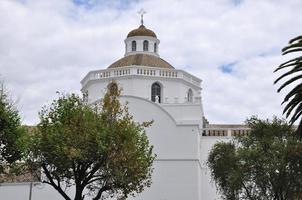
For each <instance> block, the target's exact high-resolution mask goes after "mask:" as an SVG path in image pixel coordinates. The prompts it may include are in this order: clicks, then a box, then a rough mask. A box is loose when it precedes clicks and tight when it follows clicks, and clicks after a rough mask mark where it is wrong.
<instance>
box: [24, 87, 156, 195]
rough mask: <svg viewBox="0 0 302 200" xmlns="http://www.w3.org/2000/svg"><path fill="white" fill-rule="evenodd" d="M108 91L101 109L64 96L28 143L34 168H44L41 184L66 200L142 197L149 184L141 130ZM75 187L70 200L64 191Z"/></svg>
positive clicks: (148, 149)
mask: <svg viewBox="0 0 302 200" xmlns="http://www.w3.org/2000/svg"><path fill="white" fill-rule="evenodd" d="M114 85H115V86H116V87H112V88H111V89H110V90H108V92H107V93H106V95H105V96H104V98H103V101H102V103H101V104H100V105H99V104H97V105H94V106H91V105H87V104H86V103H85V102H84V101H83V100H82V99H80V98H79V97H78V96H77V95H74V94H71V95H65V96H64V95H63V96H61V97H59V98H58V99H57V100H54V101H53V103H52V104H51V106H50V107H48V108H44V109H43V110H42V111H41V113H40V118H41V122H40V123H39V124H38V126H37V131H36V132H34V134H33V137H32V140H31V151H30V152H31V159H30V160H31V162H29V163H30V165H31V166H32V169H35V168H39V167H40V166H41V167H42V169H43V173H44V174H45V176H46V179H45V180H43V182H44V183H46V184H49V185H51V186H52V187H54V188H55V189H56V190H57V191H58V192H59V193H60V194H61V196H62V197H63V198H64V199H66V200H70V199H74V200H82V199H85V196H86V195H87V193H88V195H89V196H92V198H93V199H94V200H98V199H103V198H105V197H106V196H112V197H113V196H115V197H116V198H118V199H123V198H126V197H127V196H129V195H135V193H140V192H142V191H143V189H144V188H145V187H148V186H150V184H151V173H152V163H153V160H154V155H153V153H152V146H150V144H149V142H148V139H147V136H146V134H145V131H144V128H145V127H147V126H148V125H150V123H143V124H139V123H136V122H134V121H133V118H132V116H131V115H130V114H129V112H128V109H127V107H126V106H122V105H121V103H120V102H119V99H118V98H119V95H120V90H118V88H117V85H116V84H114ZM71 186H73V187H75V189H76V191H75V194H74V196H73V197H70V196H68V194H67V193H66V192H65V190H64V187H71Z"/></svg>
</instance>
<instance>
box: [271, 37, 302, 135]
mask: <svg viewBox="0 0 302 200" xmlns="http://www.w3.org/2000/svg"><path fill="white" fill-rule="evenodd" d="M299 52H302V36H298V37H296V38H294V39H292V40H290V41H289V44H288V46H286V47H284V48H283V49H282V54H283V55H286V54H289V53H299ZM285 69H287V71H286V72H285V73H283V74H282V75H281V76H280V77H278V78H277V79H276V80H275V82H274V83H278V82H279V81H281V80H284V79H287V80H286V81H284V82H283V83H282V85H281V86H280V87H279V89H278V92H280V91H281V90H283V89H284V88H287V87H290V86H291V87H292V88H291V90H290V91H289V92H288V94H287V95H286V96H285V98H284V100H283V102H282V104H286V105H285V107H284V110H283V113H284V114H286V117H287V118H288V117H290V123H291V124H293V123H294V122H296V121H297V120H298V119H299V118H300V122H299V126H298V129H297V134H298V135H299V136H300V138H302V119H301V115H302V82H301V80H302V74H301V72H302V56H301V55H300V56H298V57H295V58H293V59H290V60H289V61H287V62H284V63H282V64H281V65H280V66H279V67H278V68H277V69H276V70H275V72H277V71H280V70H285Z"/></svg>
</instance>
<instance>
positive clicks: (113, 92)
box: [107, 82, 118, 95]
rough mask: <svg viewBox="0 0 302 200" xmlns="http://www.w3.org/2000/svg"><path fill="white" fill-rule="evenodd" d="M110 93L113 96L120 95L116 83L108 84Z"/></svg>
mask: <svg viewBox="0 0 302 200" xmlns="http://www.w3.org/2000/svg"><path fill="white" fill-rule="evenodd" d="M107 87H108V91H109V93H110V94H111V95H117V94H118V86H117V83H116V82H111V83H109V84H108V86H107Z"/></svg>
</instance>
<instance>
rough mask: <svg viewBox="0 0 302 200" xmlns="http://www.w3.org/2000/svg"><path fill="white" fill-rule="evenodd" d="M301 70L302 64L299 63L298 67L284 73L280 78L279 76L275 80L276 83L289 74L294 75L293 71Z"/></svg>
mask: <svg viewBox="0 0 302 200" xmlns="http://www.w3.org/2000/svg"><path fill="white" fill-rule="evenodd" d="M299 71H302V64H301V65H298V66H296V67H294V68H293V69H292V70H290V71H288V72H286V73H284V74H283V75H282V76H280V77H279V78H277V79H276V80H275V81H274V84H276V83H277V82H278V81H280V80H281V79H283V78H284V77H286V76H288V75H292V74H293V73H295V72H299Z"/></svg>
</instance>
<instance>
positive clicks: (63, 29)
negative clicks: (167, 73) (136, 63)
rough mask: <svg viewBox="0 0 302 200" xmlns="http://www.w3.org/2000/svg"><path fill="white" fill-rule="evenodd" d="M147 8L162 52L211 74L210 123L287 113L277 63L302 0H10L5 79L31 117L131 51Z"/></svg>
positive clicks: (1, 75) (4, 0) (0, 53)
mask: <svg viewBox="0 0 302 200" xmlns="http://www.w3.org/2000/svg"><path fill="white" fill-rule="evenodd" d="M141 8H144V9H145V10H146V11H147V14H146V15H145V17H144V19H145V25H146V26H147V27H148V28H150V29H152V30H153V31H155V33H156V34H157V35H158V38H159V39H160V40H161V43H160V45H159V53H160V56H161V57H162V58H163V59H165V60H167V61H168V62H169V63H171V64H172V65H173V66H174V67H175V68H178V69H184V70H187V71H188V72H190V73H192V74H194V75H195V76H197V77H199V78H201V79H202V80H203V83H202V88H203V89H202V98H203V107H204V113H205V115H206V117H207V118H208V120H209V121H210V123H242V122H243V121H244V120H245V119H246V118H247V117H249V116H251V115H258V116H260V117H262V118H267V117H272V116H273V115H277V116H281V113H282V107H281V106H280V103H281V102H282V98H283V96H284V93H282V94H277V93H276V88H277V86H274V85H273V81H274V79H275V78H276V77H277V76H278V74H273V73H272V72H273V70H274V69H275V68H276V66H278V65H279V64H280V63H281V62H283V61H284V60H286V59H288V57H287V56H281V49H282V48H283V47H284V46H285V45H286V44H287V42H288V40H289V39H291V38H293V37H295V36H297V35H301V34H302V33H301V27H302V18H301V16H300V12H301V9H302V1H300V0H287V1H284V0H274V1H272V0H261V1H260V0H259V1H258V0H241V1H240V0H213V1H212V0H211V1H208V0H186V1H180V0H164V1H163V0H141V1H136V0H135V1H122V0H115V1H105V0H90V1H84V0H52V1H37V0H1V1H0V24H1V29H0V79H2V80H4V81H5V84H6V86H7V88H8V89H9V90H10V91H11V93H12V98H14V99H15V100H16V101H17V105H18V107H19V109H20V112H21V115H22V120H23V123H25V124H35V123H36V122H37V120H38V111H39V110H40V109H41V107H42V106H43V105H45V104H47V103H49V102H50V100H51V99H53V98H55V97H56V91H62V92H76V93H79V91H80V88H81V85H80V80H81V79H82V78H83V77H84V76H85V75H86V73H88V71H90V70H96V69H105V68H106V67H107V66H109V65H110V64H111V63H113V62H114V61H116V60H117V59H119V58H121V57H122V56H123V54H124V42H123V40H124V39H125V37H126V35H127V33H128V32H129V31H130V30H132V29H134V28H136V27H138V26H139V21H140V18H139V15H138V14H137V12H138V11H139V10H140V9H141Z"/></svg>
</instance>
